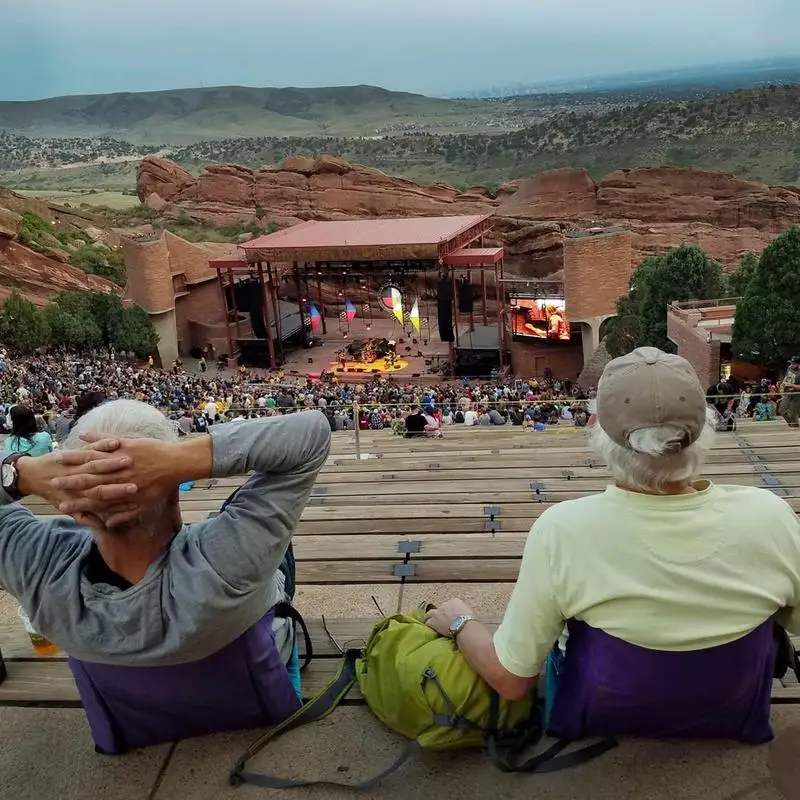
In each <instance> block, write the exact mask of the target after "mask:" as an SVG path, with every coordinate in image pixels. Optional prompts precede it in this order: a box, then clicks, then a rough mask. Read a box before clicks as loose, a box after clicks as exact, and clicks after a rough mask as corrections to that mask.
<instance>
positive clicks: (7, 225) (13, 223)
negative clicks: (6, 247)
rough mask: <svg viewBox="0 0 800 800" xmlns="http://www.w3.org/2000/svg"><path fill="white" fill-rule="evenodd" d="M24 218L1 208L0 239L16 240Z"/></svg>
mask: <svg viewBox="0 0 800 800" xmlns="http://www.w3.org/2000/svg"><path fill="white" fill-rule="evenodd" d="M21 222H22V216H21V215H20V214H16V213H15V212H13V211H9V209H7V208H2V207H0V237H2V238H4V239H15V238H16V236H17V234H18V233H19V227H20V224H21Z"/></svg>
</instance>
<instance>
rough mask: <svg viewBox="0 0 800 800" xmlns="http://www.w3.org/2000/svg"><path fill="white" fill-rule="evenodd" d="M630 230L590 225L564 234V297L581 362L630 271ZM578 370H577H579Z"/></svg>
mask: <svg viewBox="0 0 800 800" xmlns="http://www.w3.org/2000/svg"><path fill="white" fill-rule="evenodd" d="M633 267H634V264H633V251H632V247H631V233H630V231H628V230H626V229H625V228H592V229H591V230H587V231H575V232H572V233H567V234H566V235H565V237H564V300H565V307H566V313H567V317H568V319H569V321H570V324H571V325H572V326H576V325H577V326H579V327H580V331H581V339H582V347H583V363H589V361H590V360H591V358H592V356H593V355H594V352H595V350H597V348H598V346H599V344H600V339H601V338H602V337H601V328H602V324H603V323H604V322H605V321H606V320H607V319H609V318H610V317H613V316H614V315H615V314H616V302H617V300H618V299H619V298H620V297H622V296H623V295H626V294H627V293H628V282H629V281H630V278H631V273H632V272H633ZM579 371H580V370H579Z"/></svg>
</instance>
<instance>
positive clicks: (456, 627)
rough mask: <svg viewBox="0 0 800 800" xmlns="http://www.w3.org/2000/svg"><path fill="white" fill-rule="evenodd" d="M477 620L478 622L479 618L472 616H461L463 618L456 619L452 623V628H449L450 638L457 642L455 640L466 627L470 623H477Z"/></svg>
mask: <svg viewBox="0 0 800 800" xmlns="http://www.w3.org/2000/svg"><path fill="white" fill-rule="evenodd" d="M476 620H477V617H474V616H473V615H472V614H461V616H459V617H456V618H455V619H454V620H453V621H452V622H451V623H450V628H449V631H450V638H451V639H453V640H455V638H456V637H457V636H458V634H459V633H461V631H462V630H464V626H465V625H466V624H467V623H468V622H473V621H476Z"/></svg>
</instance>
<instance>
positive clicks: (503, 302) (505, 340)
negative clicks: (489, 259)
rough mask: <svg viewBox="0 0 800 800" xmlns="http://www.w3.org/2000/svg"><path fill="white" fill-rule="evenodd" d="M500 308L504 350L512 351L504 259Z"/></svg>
mask: <svg viewBox="0 0 800 800" xmlns="http://www.w3.org/2000/svg"><path fill="white" fill-rule="evenodd" d="M500 308H501V309H502V315H501V316H502V320H503V351H506V350H508V351H509V352H510V351H511V341H510V339H509V337H508V326H507V325H506V316H507V312H508V308H507V307H506V274H505V266H504V264H503V259H502V258H501V259H500ZM508 366H509V367H510V366H511V357H510V356H509V359H508Z"/></svg>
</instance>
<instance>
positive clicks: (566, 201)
mask: <svg viewBox="0 0 800 800" xmlns="http://www.w3.org/2000/svg"><path fill="white" fill-rule="evenodd" d="M500 213H501V214H505V215H506V216H512V217H519V216H523V217H533V218H534V219H542V220H544V219H560V220H567V219H587V218H591V217H594V216H596V215H597V186H596V185H595V182H594V181H593V180H592V176H591V175H590V174H589V172H588V170H585V169H553V170H550V171H549V172H541V173H539V174H538V175H534V176H533V177H532V178H528V179H527V180H524V181H520V182H519V183H518V184H517V190H516V191H515V192H514V193H513V194H511V195H510V196H509V197H508V199H507V200H505V201H504V202H503V203H501V205H500Z"/></svg>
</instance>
